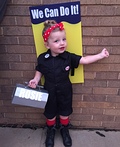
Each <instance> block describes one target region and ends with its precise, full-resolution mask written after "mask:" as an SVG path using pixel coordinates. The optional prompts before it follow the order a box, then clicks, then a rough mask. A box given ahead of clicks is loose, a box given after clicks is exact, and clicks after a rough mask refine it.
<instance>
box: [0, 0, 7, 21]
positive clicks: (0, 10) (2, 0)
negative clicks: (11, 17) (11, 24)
mask: <svg viewBox="0 0 120 147" xmlns="http://www.w3.org/2000/svg"><path fill="white" fill-rule="evenodd" d="M7 1H8V0H0V23H1V22H2V20H3V17H4V14H5V11H6V7H7Z"/></svg>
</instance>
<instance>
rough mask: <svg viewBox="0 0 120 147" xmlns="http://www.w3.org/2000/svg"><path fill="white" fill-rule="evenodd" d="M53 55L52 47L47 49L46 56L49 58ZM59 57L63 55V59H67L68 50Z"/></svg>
mask: <svg viewBox="0 0 120 147" xmlns="http://www.w3.org/2000/svg"><path fill="white" fill-rule="evenodd" d="M52 57H53V56H52V55H51V51H50V49H48V50H47V52H46V54H45V58H46V59H49V58H52ZM58 57H61V58H63V59H66V58H67V51H64V53H61V54H59V55H58Z"/></svg>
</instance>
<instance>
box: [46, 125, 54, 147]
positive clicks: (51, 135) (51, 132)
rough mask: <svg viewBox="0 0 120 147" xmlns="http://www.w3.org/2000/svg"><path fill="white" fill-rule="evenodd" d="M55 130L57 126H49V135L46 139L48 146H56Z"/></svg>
mask: <svg viewBox="0 0 120 147" xmlns="http://www.w3.org/2000/svg"><path fill="white" fill-rule="evenodd" d="M55 131H56V128H55V126H50V127H49V126H47V136H46V141H45V145H46V147H54V137H55Z"/></svg>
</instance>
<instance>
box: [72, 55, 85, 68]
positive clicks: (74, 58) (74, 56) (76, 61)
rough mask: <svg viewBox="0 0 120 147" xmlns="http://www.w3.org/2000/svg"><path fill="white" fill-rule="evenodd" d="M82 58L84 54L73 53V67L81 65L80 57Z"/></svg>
mask: <svg viewBox="0 0 120 147" xmlns="http://www.w3.org/2000/svg"><path fill="white" fill-rule="evenodd" d="M81 58H82V56H80V55H76V54H73V53H72V54H71V65H72V68H77V67H78V65H79V61H80V59H81Z"/></svg>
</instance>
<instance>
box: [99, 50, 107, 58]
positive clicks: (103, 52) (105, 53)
mask: <svg viewBox="0 0 120 147" xmlns="http://www.w3.org/2000/svg"><path fill="white" fill-rule="evenodd" d="M100 54H101V56H102V58H107V57H109V52H108V51H107V49H106V48H104V49H103V50H102V52H101V53H100Z"/></svg>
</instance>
